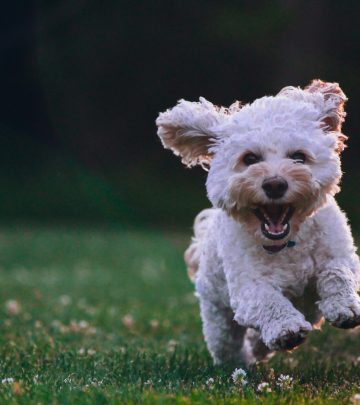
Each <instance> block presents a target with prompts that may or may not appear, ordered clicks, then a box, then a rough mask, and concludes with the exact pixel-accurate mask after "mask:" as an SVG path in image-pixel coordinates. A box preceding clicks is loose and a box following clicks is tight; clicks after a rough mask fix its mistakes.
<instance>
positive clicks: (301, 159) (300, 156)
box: [289, 151, 306, 163]
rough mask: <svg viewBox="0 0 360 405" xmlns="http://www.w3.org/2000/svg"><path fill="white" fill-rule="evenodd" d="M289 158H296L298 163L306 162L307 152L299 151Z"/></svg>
mask: <svg viewBox="0 0 360 405" xmlns="http://www.w3.org/2000/svg"><path fill="white" fill-rule="evenodd" d="M289 158H290V159H293V160H295V162H296V163H305V161H306V156H305V153H303V152H299V151H298V152H294V153H291V154H290V155H289Z"/></svg>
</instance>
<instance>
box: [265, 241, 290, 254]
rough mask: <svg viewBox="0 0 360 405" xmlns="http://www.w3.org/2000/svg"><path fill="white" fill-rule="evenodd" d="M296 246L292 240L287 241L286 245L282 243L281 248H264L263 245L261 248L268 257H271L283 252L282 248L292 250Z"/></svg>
mask: <svg viewBox="0 0 360 405" xmlns="http://www.w3.org/2000/svg"><path fill="white" fill-rule="evenodd" d="M295 245H296V242H294V241H293V240H289V241H288V242H287V243H284V244H283V245H281V246H275V245H273V246H265V245H263V248H264V249H265V250H266V252H267V253H269V254H270V255H273V254H275V253H278V252H280V251H281V250H283V249H284V248H286V247H288V248H292V247H294V246H295Z"/></svg>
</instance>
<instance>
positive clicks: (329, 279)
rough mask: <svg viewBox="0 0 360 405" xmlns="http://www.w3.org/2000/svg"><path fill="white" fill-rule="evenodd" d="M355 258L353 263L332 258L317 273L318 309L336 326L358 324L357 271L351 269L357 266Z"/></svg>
mask: <svg viewBox="0 0 360 405" xmlns="http://www.w3.org/2000/svg"><path fill="white" fill-rule="evenodd" d="M355 259H356V258H354V263H349V262H347V261H344V260H343V261H342V260H339V259H337V260H336V259H334V260H332V261H330V262H329V263H326V265H324V267H325V268H324V269H323V270H322V271H320V272H319V274H318V282H317V288H318V294H319V296H320V298H321V300H320V301H319V303H318V306H319V309H320V311H321V312H322V314H323V315H324V317H325V319H326V320H327V321H329V322H330V323H331V324H332V325H334V326H336V327H338V328H345V329H347V328H353V327H355V326H357V325H360V298H359V295H358V292H357V291H358V288H359V284H358V280H357V273H356V272H354V271H352V270H351V268H352V267H354V266H355V268H356V267H357V262H356V260H355ZM352 264H353V266H352Z"/></svg>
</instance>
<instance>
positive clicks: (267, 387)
mask: <svg viewBox="0 0 360 405" xmlns="http://www.w3.org/2000/svg"><path fill="white" fill-rule="evenodd" d="M257 390H258V391H259V392H271V388H270V385H269V383H268V382H262V383H260V384H259V385H258V386H257Z"/></svg>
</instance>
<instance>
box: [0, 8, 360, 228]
mask: <svg viewBox="0 0 360 405" xmlns="http://www.w3.org/2000/svg"><path fill="white" fill-rule="evenodd" d="M359 17H360V2H358V1H345V2H338V1H325V0H317V1H315V2H304V1H300V0H299V1H296V0H293V1H292V0H281V1H280V0H278V1H272V2H269V1H212V0H208V1H205V0H198V1H194V0H193V1H170V0H167V1H165V0H162V1H123V0H121V1H114V0H113V1H111V0H109V1H98V0H97V1H95V0H87V1H85V0H64V1H51V0H46V1H45V0H44V1H31V0H28V1H23V2H8V3H7V5H6V6H5V5H2V13H1V24H0V27H1V42H0V55H1V58H0V83H1V86H0V88H1V97H0V100H1V108H0V187H1V188H0V189H1V191H2V193H1V198H0V219H1V220H2V221H45V222H48V221H59V222H74V221H77V222H82V221H84V222H89V221H91V222H108V223H120V224H135V225H137V226H161V227H189V226H190V224H191V222H192V217H193V216H194V215H195V214H196V212H197V211H198V210H199V209H201V208H203V207H205V206H207V205H209V203H208V202H207V200H206V197H205V188H204V180H205V176H206V174H205V172H203V171H202V170H201V169H200V168H195V169H192V170H191V171H190V170H186V169H184V168H183V167H182V165H181V163H180V161H179V160H178V159H176V158H175V157H174V156H172V154H171V153H170V152H169V151H165V150H163V149H162V146H161V144H160V141H159V140H158V138H157V136H156V128H155V123H154V122H155V119H156V117H157V114H158V112H160V111H163V110H165V109H166V108H168V107H172V106H173V105H174V104H175V103H176V101H177V100H178V99H180V98H186V99H188V100H197V99H198V97H199V96H204V97H206V98H207V99H209V100H210V101H212V102H214V103H216V104H223V105H229V104H230V103H232V102H233V101H234V100H235V99H239V100H242V101H244V102H247V101H251V100H253V99H254V98H258V97H261V96H263V95H265V94H274V93H277V92H278V91H279V90H280V89H281V88H282V87H284V86H287V85H295V86H298V85H299V86H304V85H306V84H307V83H308V82H309V81H310V80H311V79H313V78H321V79H323V80H327V81H337V82H339V83H340V84H341V86H342V88H343V90H344V92H345V93H346V94H347V96H348V97H349V102H348V105H347V111H348V118H347V122H346V124H345V127H344V132H345V133H346V134H347V135H349V136H350V140H349V146H350V147H349V149H348V150H346V151H345V152H344V155H343V162H344V169H345V172H347V174H346V176H345V179H344V182H343V192H342V194H341V195H340V196H339V200H340V203H341V205H342V207H343V208H344V209H345V210H346V211H347V212H348V213H349V217H350V219H351V222H352V223H353V225H354V226H355V227H358V228H360V204H359V201H360V192H359V187H358V184H359V179H360V161H359V160H360V159H359V150H360V139H359V135H358V132H359V128H360V115H359V112H357V111H358V106H359V101H360V75H359V72H360V60H359V57H360V49H359V48H360V45H359V38H360V28H359V26H360V24H359Z"/></svg>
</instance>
